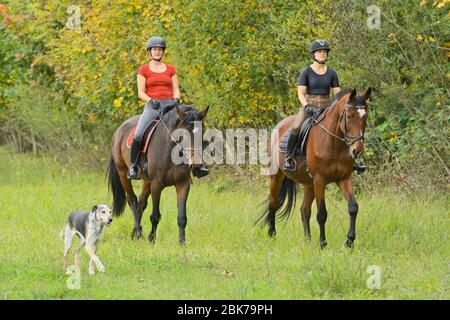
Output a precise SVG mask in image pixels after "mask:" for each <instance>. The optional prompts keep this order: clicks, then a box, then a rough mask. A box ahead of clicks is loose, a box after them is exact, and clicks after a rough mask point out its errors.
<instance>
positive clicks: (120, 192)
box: [107, 156, 127, 217]
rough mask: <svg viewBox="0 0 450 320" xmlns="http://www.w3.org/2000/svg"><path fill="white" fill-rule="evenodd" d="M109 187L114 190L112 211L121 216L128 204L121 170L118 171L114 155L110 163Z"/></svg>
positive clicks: (114, 214)
mask: <svg viewBox="0 0 450 320" xmlns="http://www.w3.org/2000/svg"><path fill="white" fill-rule="evenodd" d="M107 175H108V189H109V190H110V191H112V194H113V205H112V212H113V216H115V217H119V216H121V215H122V213H123V211H124V210H125V205H126V200H127V197H126V194H125V190H124V189H123V186H122V183H121V182H120V177H119V172H118V171H117V166H116V164H115V162H114V159H113V157H112V156H111V159H110V160H109V165H108V171H107Z"/></svg>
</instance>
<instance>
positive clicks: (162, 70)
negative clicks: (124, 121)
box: [127, 37, 208, 180]
mask: <svg viewBox="0 0 450 320" xmlns="http://www.w3.org/2000/svg"><path fill="white" fill-rule="evenodd" d="M165 49H166V43H165V41H164V39H163V38H161V37H151V38H150V39H149V40H148V41H147V52H148V54H149V56H150V58H151V61H150V63H148V64H145V65H143V66H141V67H140V68H139V72H138V75H137V86H138V94H139V98H141V100H143V101H144V102H145V103H146V104H145V107H144V112H143V113H142V115H141V117H140V118H139V122H138V125H137V128H136V133H135V134H134V137H133V143H132V144H131V151H130V157H131V166H130V168H129V169H128V175H127V177H128V179H135V180H137V179H139V167H138V165H137V164H138V159H139V147H140V144H141V140H142V136H143V134H144V131H145V128H146V126H147V124H148V123H150V122H151V121H152V120H154V119H155V118H156V117H157V116H158V114H159V106H160V102H164V100H172V101H173V100H175V101H176V103H177V104H178V103H179V102H180V90H179V86H178V79H177V70H176V69H175V67H174V66H172V65H170V64H168V63H163V62H162V61H161V60H162V58H163V56H164V50H165ZM193 173H194V175H195V176H197V177H202V176H205V175H207V174H208V170H207V169H206V168H203V167H201V168H194V172H193Z"/></svg>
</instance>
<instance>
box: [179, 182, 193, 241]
mask: <svg viewBox="0 0 450 320" xmlns="http://www.w3.org/2000/svg"><path fill="white" fill-rule="evenodd" d="M175 188H176V190H177V205H178V217H177V222H178V228H179V242H180V244H181V245H184V243H185V241H186V234H185V231H186V225H187V216H186V202H187V197H188V195H189V189H190V183H189V180H187V181H185V182H183V183H180V184H177V185H176V186H175Z"/></svg>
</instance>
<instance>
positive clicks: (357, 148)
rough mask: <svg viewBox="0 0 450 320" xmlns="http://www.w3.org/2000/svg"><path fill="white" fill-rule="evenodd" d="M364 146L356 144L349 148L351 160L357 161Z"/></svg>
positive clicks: (359, 143)
mask: <svg viewBox="0 0 450 320" xmlns="http://www.w3.org/2000/svg"><path fill="white" fill-rule="evenodd" d="M363 150H364V145H363V144H362V143H361V142H359V141H358V142H356V143H355V144H354V145H352V146H350V149H349V153H350V156H351V157H352V158H353V159H357V158H358V156H359V155H360V154H361V153H362V152H363Z"/></svg>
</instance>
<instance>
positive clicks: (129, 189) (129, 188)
mask: <svg viewBox="0 0 450 320" xmlns="http://www.w3.org/2000/svg"><path fill="white" fill-rule="evenodd" d="M118 171H119V177H120V182H121V183H122V186H123V188H124V190H125V193H126V195H127V202H128V205H129V206H130V208H131V211H132V212H133V217H134V221H135V226H134V228H133V231H132V232H131V239H132V240H137V239H138V236H139V235H138V233H136V231H137V230H136V224H137V221H139V226H140V221H141V219H140V216H139V207H138V201H137V197H136V194H135V193H134V191H133V185H132V184H131V181H130V180H129V179H127V167H125V169H122V170H118ZM141 215H142V214H141Z"/></svg>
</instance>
